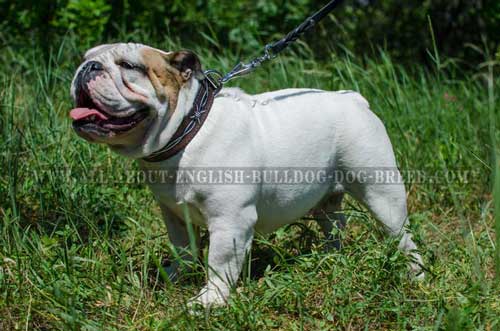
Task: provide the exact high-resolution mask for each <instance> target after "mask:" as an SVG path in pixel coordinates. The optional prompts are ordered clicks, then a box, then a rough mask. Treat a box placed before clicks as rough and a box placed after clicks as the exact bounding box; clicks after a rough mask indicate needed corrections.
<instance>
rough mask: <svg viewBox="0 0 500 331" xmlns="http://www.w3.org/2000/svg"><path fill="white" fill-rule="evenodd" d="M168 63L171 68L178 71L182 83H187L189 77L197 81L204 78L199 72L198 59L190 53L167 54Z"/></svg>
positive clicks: (200, 71)
mask: <svg viewBox="0 0 500 331" xmlns="http://www.w3.org/2000/svg"><path fill="white" fill-rule="evenodd" d="M168 62H169V63H170V65H171V66H172V67H174V68H176V69H177V70H179V72H180V74H181V77H182V79H183V80H184V81H188V80H189V79H190V78H191V77H194V78H196V79H198V80H201V79H203V78H205V75H204V74H203V71H202V70H201V62H200V59H199V58H198V56H197V55H196V54H194V53H193V52H191V51H178V52H174V53H169V55H168Z"/></svg>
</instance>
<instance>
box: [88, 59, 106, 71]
mask: <svg viewBox="0 0 500 331" xmlns="http://www.w3.org/2000/svg"><path fill="white" fill-rule="evenodd" d="M84 70H85V71H100V70H103V66H102V63H101V62H97V61H89V62H87V64H86V65H85V68H84Z"/></svg>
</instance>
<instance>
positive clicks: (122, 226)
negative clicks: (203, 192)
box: [0, 39, 500, 330]
mask: <svg viewBox="0 0 500 331" xmlns="http://www.w3.org/2000/svg"><path fill="white" fill-rule="evenodd" d="M155 46H158V47H162V48H164V49H175V48H178V46H175V45H173V44H172V43H170V42H164V43H163V44H158V43H157V44H155ZM197 51H198V53H199V54H200V56H201V58H202V60H203V63H204V64H205V66H206V67H212V68H219V69H223V70H227V69H229V68H230V67H231V66H232V64H234V63H235V62H236V57H235V56H234V55H232V54H224V55H223V56H224V57H223V58H219V57H218V55H216V54H210V53H208V52H207V51H206V50H204V49H203V48H202V47H200V48H199V49H198V50H197ZM82 52H83V49H79V46H78V44H77V43H76V42H74V41H71V39H68V40H66V41H65V42H64V43H62V44H61V45H60V46H59V45H57V47H55V48H54V50H53V52H52V53H51V54H50V58H49V59H48V61H43V60H42V55H41V54H40V53H39V52H38V51H37V50H36V48H34V47H24V48H22V49H16V48H14V47H4V48H3V49H2V51H1V53H0V107H1V108H0V109H1V113H0V155H1V158H0V169H2V174H1V176H0V330H54V329H57V330H156V329H158V330H171V329H175V330H193V329H199V330H225V329H228V330H267V329H276V330H332V329H346V330H381V329H382V330H384V329H386V330H402V329H416V330H469V329H478V330H497V329H499V328H500V317H499V316H500V300H499V297H500V286H499V285H498V282H496V281H495V280H494V270H495V266H494V257H495V241H496V242H497V243H498V240H496V237H495V234H494V227H495V223H494V212H493V196H492V194H491V192H492V191H491V187H492V185H491V182H490V179H491V178H492V169H493V168H492V166H491V165H492V163H491V154H492V153H491V150H492V149H493V150H494V148H495V147H494V144H495V140H496V141H498V138H499V133H498V131H495V130H494V129H493V130H490V127H491V126H490V124H491V121H497V122H498V120H499V112H498V111H496V112H495V106H496V104H495V100H494V99H493V104H491V99H490V102H488V87H487V85H486V84H485V83H484V82H483V81H482V80H481V78H480V76H479V75H474V74H471V73H467V74H462V73H460V72H458V70H457V69H454V68H450V67H448V68H447V69H442V68H441V64H442V63H441V64H440V67H439V68H438V70H437V71H436V72H433V73H428V72H427V71H426V70H424V69H422V68H421V67H419V66H418V65H417V64H415V66H414V67H412V68H402V67H400V66H398V65H397V64H396V63H394V62H393V61H392V60H391V59H390V58H389V57H388V56H387V55H385V54H384V53H382V52H381V53H380V54H379V55H377V56H373V57H371V59H367V58H365V59H362V58H357V57H354V56H353V55H351V54H349V53H347V52H346V53H345V54H342V55H341V56H340V55H335V54H332V56H331V58H328V59H322V60H321V61H320V62H316V61H314V60H310V58H311V57H310V56H309V54H308V50H307V49H306V48H300V49H296V50H295V54H294V53H292V52H288V53H287V54H288V55H286V56H281V57H279V58H278V59H276V60H275V61H274V63H272V64H270V65H267V66H266V67H264V68H262V69H260V70H258V71H256V72H255V73H254V74H252V76H251V77H248V78H242V79H239V80H238V81H235V82H234V83H233V85H236V84H238V85H239V86H240V87H242V88H244V89H246V90H247V91H249V92H254V93H257V92H263V91H268V90H272V89H279V88H286V87H315V88H322V89H329V90H338V89H354V90H359V91H360V92H361V93H362V94H363V95H364V96H365V97H366V98H367V99H368V100H369V101H370V103H371V107H372V109H373V110H374V111H375V112H376V113H377V114H378V115H379V116H380V117H381V119H382V120H383V122H384V123H385V124H386V126H387V129H388V132H389V135H390V136H391V139H392V142H393V145H394V147H395V151H396V157H397V159H398V162H399V165H400V167H401V168H402V169H403V170H408V169H412V170H422V171H425V172H426V173H427V174H442V173H443V172H444V171H445V170H452V171H458V170H469V171H471V174H470V175H469V178H468V181H467V182H464V181H460V180H451V181H441V182H440V183H431V182H428V181H427V182H423V183H409V184H408V185H407V189H408V197H409V211H410V219H411V221H412V228H413V231H414V232H415V237H416V239H417V241H418V243H419V247H420V248H421V251H422V254H423V256H424V259H425V262H426V267H427V268H428V272H427V275H428V277H427V279H426V280H425V281H424V282H422V283H416V282H412V281H410V280H408V279H407V277H406V276H407V272H406V267H405V262H406V258H405V257H404V256H402V255H401V254H400V252H398V250H397V249H396V243H395V242H393V241H391V240H389V239H386V238H384V236H382V235H381V233H380V232H379V231H378V228H377V226H376V224H375V221H374V220H373V219H372V218H371V216H369V214H368V213H366V212H365V211H364V210H362V209H360V208H359V206H358V205H356V204H355V203H354V202H353V201H349V202H348V203H347V204H345V205H344V208H345V209H346V213H347V214H348V216H349V218H348V230H347V231H346V233H345V249H343V250H342V251H340V252H329V253H325V252H324V251H323V249H322V248H323V247H322V244H323V241H322V236H320V235H319V234H318V231H317V228H316V227H315V226H314V225H313V224H308V226H307V227H300V226H291V227H290V228H289V229H288V230H292V231H285V230H284V229H281V230H279V231H277V232H276V233H275V234H273V235H272V236H269V237H267V238H259V239H257V240H256V243H255V245H254V249H253V250H252V254H251V263H249V264H248V265H247V266H246V267H245V272H244V275H243V277H242V279H241V281H240V283H239V284H238V286H239V287H238V290H237V291H236V292H237V293H235V294H234V295H233V297H232V302H231V305H230V306H229V307H226V308H221V309H217V310H214V311H211V312H210V313H209V314H206V315H202V316H192V315H189V314H188V313H187V311H186V308H185V306H184V304H185V302H186V300H188V299H189V298H190V297H191V296H192V295H194V294H196V292H197V290H198V289H199V287H200V286H201V284H202V282H203V279H204V276H203V274H202V273H201V272H199V273H193V274H192V275H189V276H187V277H185V279H183V280H181V282H180V283H178V284H171V283H169V282H168V281H164V280H163V279H162V277H161V275H160V273H159V272H158V268H157V265H158V264H160V263H161V262H160V261H163V260H164V259H165V258H166V257H168V256H172V250H171V247H170V245H169V242H168V239H167V235H166V229H165V227H164V225H163V222H162V221H161V218H160V212H159V209H158V207H157V206H156V205H155V203H154V202H153V198H152V195H151V193H150V192H149V191H148V190H147V188H146V187H145V185H143V184H138V183H123V180H122V179H123V175H124V174H125V172H126V171H127V170H129V169H135V164H134V162H132V161H130V160H125V159H124V158H122V157H119V156H117V155H114V154H113V153H111V152H110V151H109V150H108V149H107V148H105V147H104V146H97V145H90V144H88V143H86V142H85V141H83V140H81V139H78V138H77V136H76V135H75V134H74V133H73V132H72V130H71V127H70V121H69V119H68V111H69V109H70V108H71V100H70V97H69V86H70V81H71V78H72V75H73V73H74V70H75V68H76V66H77V65H78V63H79V61H80V59H81V54H82ZM478 70H482V69H478ZM478 73H480V71H478ZM490 85H491V86H490V92H491V91H497V90H498V87H499V82H498V80H495V79H493V81H492V84H490ZM492 107H493V108H492ZM490 110H491V112H490ZM304 111H305V112H307V109H305V110H304ZM489 114H491V116H490V115H489ZM497 127H498V126H497ZM492 139H493V145H492ZM90 172H94V174H97V175H99V176H102V178H103V179H105V180H106V181H107V183H101V182H97V181H93V180H90V179H91V178H94V177H92V176H89V173H90ZM497 178H498V177H497ZM437 179H443V176H442V175H439V177H438V178H437ZM497 187H498V186H497ZM497 192H498V189H497ZM497 201H498V200H497ZM497 213H498V212H497ZM497 218H498V216H497ZM205 253H206V250H205ZM200 269H201V268H200Z"/></svg>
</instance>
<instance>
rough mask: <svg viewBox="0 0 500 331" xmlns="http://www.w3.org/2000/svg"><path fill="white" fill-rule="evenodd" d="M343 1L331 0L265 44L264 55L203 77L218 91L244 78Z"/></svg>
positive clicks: (206, 72)
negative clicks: (277, 38) (280, 37)
mask: <svg viewBox="0 0 500 331" xmlns="http://www.w3.org/2000/svg"><path fill="white" fill-rule="evenodd" d="M342 1H343V0H332V1H330V2H329V3H328V4H326V5H325V6H324V7H323V8H321V9H320V10H319V11H317V12H316V13H315V14H313V15H312V16H309V17H308V18H307V19H306V20H305V21H304V22H302V23H301V24H300V25H299V26H298V27H296V28H295V29H293V30H292V31H290V32H289V33H288V34H287V35H286V36H285V37H283V38H282V39H280V40H278V41H276V42H274V43H272V44H267V45H266V46H265V48H264V54H263V55H261V56H258V57H256V58H255V59H253V60H251V61H250V62H249V63H243V62H240V63H238V64H237V65H236V66H235V67H234V68H233V69H232V70H231V71H230V72H228V73H227V74H226V75H224V76H223V75H222V74H221V73H220V72H219V71H217V70H213V69H212V70H207V71H205V75H206V77H207V79H208V80H209V81H210V83H211V84H212V85H213V86H214V88H217V89H218V90H220V88H221V87H222V85H223V84H225V83H227V82H228V81H230V80H231V79H233V78H236V77H239V76H244V75H247V74H249V73H250V72H252V71H254V70H255V69H256V68H257V67H259V66H261V65H262V63H263V62H266V61H268V60H272V59H274V58H275V57H276V56H278V54H279V53H280V52H281V51H283V50H284V49H285V48H287V47H288V46H289V45H290V44H291V43H293V42H294V41H296V40H297V39H298V38H299V37H300V36H301V35H303V34H304V33H305V32H306V31H308V30H310V29H311V28H312V27H314V26H315V25H316V23H318V22H319V21H320V20H322V19H323V18H325V16H326V15H328V14H329V13H330V12H331V11H332V10H334V9H335V8H336V7H337V6H338V5H340V4H341V3H342Z"/></svg>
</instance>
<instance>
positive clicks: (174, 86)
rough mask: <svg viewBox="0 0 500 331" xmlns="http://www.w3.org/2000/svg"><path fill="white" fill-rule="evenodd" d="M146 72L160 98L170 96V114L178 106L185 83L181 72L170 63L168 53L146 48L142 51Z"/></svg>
mask: <svg viewBox="0 0 500 331" xmlns="http://www.w3.org/2000/svg"><path fill="white" fill-rule="evenodd" d="M141 53H142V58H143V60H144V65H145V66H146V72H147V74H148V76H149V80H150V81H151V84H153V87H154V89H155V91H156V95H157V96H158V98H159V99H160V100H164V99H165V97H166V98H168V107H169V109H168V113H169V115H170V114H172V113H173V112H174V111H175V108H176V107H177V99H178V97H179V90H180V89H181V87H182V85H183V84H184V83H185V80H184V79H183V77H182V75H181V72H180V71H179V70H177V69H176V68H174V67H172V66H171V65H169V58H167V57H168V55H164V54H162V53H160V52H158V51H155V50H154V49H149V48H146V49H144V50H142V51H141Z"/></svg>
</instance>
